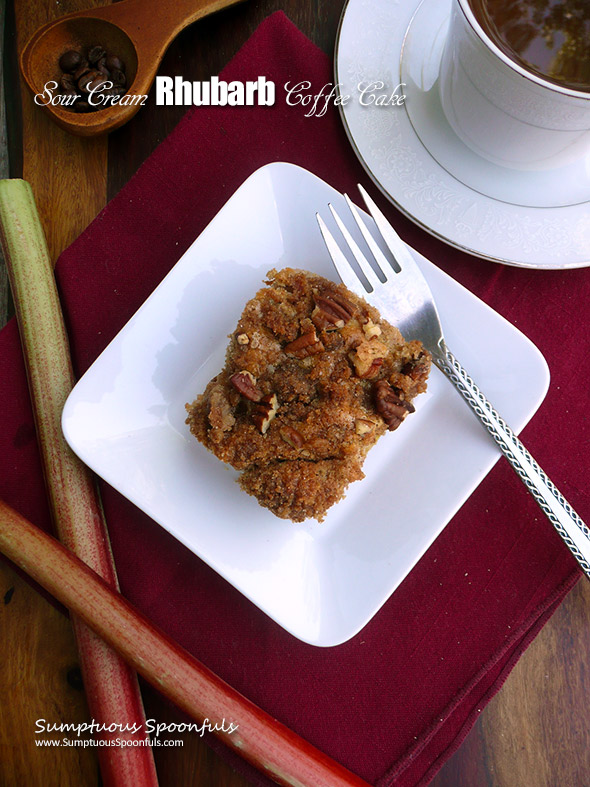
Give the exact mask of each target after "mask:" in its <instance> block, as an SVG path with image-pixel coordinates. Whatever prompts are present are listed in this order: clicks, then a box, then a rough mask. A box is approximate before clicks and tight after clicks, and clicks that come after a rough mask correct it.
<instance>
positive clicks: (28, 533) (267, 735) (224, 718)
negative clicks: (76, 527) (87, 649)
mask: <svg viewBox="0 0 590 787" xmlns="http://www.w3.org/2000/svg"><path fill="white" fill-rule="evenodd" d="M0 551H1V552H3V553H4V554H5V555H6V556H7V557H9V558H10V560H12V561H13V562H14V563H15V564H16V565H18V566H19V567H20V568H22V569H23V570H24V571H26V572H27V574H30V576H31V577H32V578H33V579H34V580H35V581H37V582H38V583H39V584H40V585H42V586H43V587H44V588H45V589H46V590H48V591H49V592H50V593H51V594H52V595H54V596H55V597H56V598H57V599H58V600H59V601H61V602H62V603H63V604H65V605H66V606H67V607H69V609H70V610H71V611H72V612H73V613H74V614H75V615H76V616H77V617H78V618H79V619H80V620H83V621H84V623H86V624H87V625H88V626H90V627H91V628H92V629H93V630H94V631H95V632H96V634H98V635H99V636H100V637H101V638H102V639H104V640H105V641H106V642H108V643H109V645H111V647H113V648H115V649H116V650H117V651H118V652H119V653H120V654H121V656H122V657H123V658H124V659H125V660H126V661H128V662H129V664H130V665H132V666H133V667H134V668H135V669H136V670H137V671H138V672H139V673H140V674H141V675H143V677H144V678H145V679H146V680H147V681H149V683H151V684H152V685H153V686H155V687H156V688H157V689H158V690H159V691H161V692H162V693H163V694H164V695H165V696H167V697H168V698H169V699H171V700H172V702H174V703H175V704H176V705H177V706H178V707H179V708H181V709H182V710H183V711H185V712H186V713H187V714H188V715H189V716H191V717H192V718H193V719H195V720H196V721H197V722H199V723H200V724H203V722H204V720H205V719H208V720H209V721H210V723H211V725H212V726H214V725H218V726H219V727H221V726H223V727H224V728H225V729H224V730H219V729H218V730H217V731H214V734H215V735H217V736H218V737H219V738H220V739H221V740H222V741H223V742H224V743H225V744H226V745H227V746H230V747H231V748H233V749H234V750H235V751H237V752H238V754H240V755H241V756H242V757H244V758H245V759H246V760H248V761H249V762H250V763H252V765H254V766H255V767H257V768H259V769H260V770H261V771H262V772H263V773H265V774H266V775H267V776H268V777H270V778H272V779H273V780H274V781H275V782H276V783H277V784H281V785H284V786H285V787H368V785H367V782H365V781H363V780H362V779H360V778H359V777H358V776H355V775H354V774H353V773H351V772H350V771H348V770H347V769H346V768H344V767H343V766H342V765H340V764H339V763H337V762H335V761H334V760H332V759H331V758H330V757H328V756H327V755H326V754H324V753H323V752H321V751H319V750H318V749H316V748H315V747H314V746H312V745H311V744H310V743H308V742H307V741H305V740H304V739H303V738H301V737H299V736H298V735H296V733H294V732H293V731H292V730H290V729H289V728H288V727H285V725H283V724H281V723H280V722H278V721H277V720H276V719H273V718H272V717H271V716H269V715H268V714H267V713H266V712H265V711H263V710H261V709H260V708H258V707H257V706H256V705H254V703H252V702H250V700H248V699H246V698H245V697H244V696H243V695H241V694H240V693H239V692H237V691H236V690H235V689H233V688H232V687H231V686H229V685H228V684H227V683H225V681H223V680H221V678H219V677H218V676H217V675H215V674H214V673H213V672H211V670H209V669H208V668H207V667H205V666H204V665H203V664H202V663H201V662H199V661H198V660H197V659H195V658H194V657H193V656H191V655H190V653H188V652H187V651H185V650H184V649H183V648H181V647H180V645H178V644H177V643H176V642H174V641H173V640H172V639H171V638H170V637H168V636H167V635H166V634H165V633H164V632H162V631H161V630H160V629H158V628H156V626H154V624H153V623H151V622H150V621H149V620H148V619H147V618H146V617H145V616H144V615H142V614H141V613H140V612H139V611H138V610H136V609H135V608H134V607H133V606H132V605H131V604H130V603H129V602H128V601H126V600H125V599H124V598H123V596H121V594H120V593H117V592H115V591H114V590H113V589H112V588H111V587H109V586H108V585H107V584H106V582H104V580H102V579H101V578H100V577H99V576H97V574H95V573H94V572H93V571H92V570H91V569H90V568H88V566H87V565H85V564H84V563H82V561H80V560H79V559H78V558H77V557H76V556H75V555H74V554H72V552H70V551H68V550H67V549H65V547H63V546H62V545H61V544H59V543H58V542H57V541H56V540H55V539H54V538H52V537H51V536H49V535H47V534H46V533H44V532H43V531H42V530H40V529H39V528H38V527H35V526H34V525H32V524H31V523H30V522H28V521H27V520H26V519H25V518H24V517H22V516H21V515H20V514H18V513H17V512H16V511H14V510H12V509H11V508H10V507H9V506H7V505H6V503H3V502H2V501H0ZM224 722H225V724H224ZM230 724H233V725H234V726H235V725H237V729H235V730H234V731H233V732H229V729H231V727H230Z"/></svg>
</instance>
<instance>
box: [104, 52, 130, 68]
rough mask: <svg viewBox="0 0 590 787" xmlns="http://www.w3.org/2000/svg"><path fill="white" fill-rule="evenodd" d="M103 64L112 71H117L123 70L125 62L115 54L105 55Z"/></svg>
mask: <svg viewBox="0 0 590 787" xmlns="http://www.w3.org/2000/svg"><path fill="white" fill-rule="evenodd" d="M105 65H106V67H107V68H108V69H109V71H114V70H115V69H117V71H123V72H125V63H124V62H123V61H122V60H121V59H120V58H118V57H117V56H116V55H107V59H106V63H105Z"/></svg>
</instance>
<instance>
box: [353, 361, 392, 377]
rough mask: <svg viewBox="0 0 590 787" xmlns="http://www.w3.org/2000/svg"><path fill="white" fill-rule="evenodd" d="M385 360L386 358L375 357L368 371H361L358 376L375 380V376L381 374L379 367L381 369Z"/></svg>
mask: <svg viewBox="0 0 590 787" xmlns="http://www.w3.org/2000/svg"><path fill="white" fill-rule="evenodd" d="M384 360H385V359H384V358H375V360H374V361H372V363H371V365H370V366H369V368H368V369H367V371H366V372H363V373H362V374H360V373H359V374H357V377H360V378H361V380H374V379H375V377H377V375H378V374H379V369H381V366H382V365H383V361H384Z"/></svg>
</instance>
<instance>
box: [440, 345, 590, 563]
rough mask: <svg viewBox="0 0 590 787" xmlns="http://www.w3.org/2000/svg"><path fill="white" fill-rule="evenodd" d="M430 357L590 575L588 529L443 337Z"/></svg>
mask: <svg viewBox="0 0 590 787" xmlns="http://www.w3.org/2000/svg"><path fill="white" fill-rule="evenodd" d="M433 361H434V363H435V364H436V365H437V366H438V368H439V369H440V370H441V371H442V372H443V374H445V376H446V377H448V379H449V380H450V381H451V382H452V383H453V385H454V386H455V388H456V389H457V390H458V391H459V393H460V394H461V395H462V396H463V398H464V399H465V401H466V402H467V404H468V405H469V406H470V407H471V409H472V410H473V412H474V413H475V415H476V416H477V417H478V418H479V420H480V421H481V423H482V424H483V426H485V428H486V429H487V431H488V432H489V433H490V435H491V436H492V437H493V438H494V440H495V442H496V444H497V445H498V447H499V449H500V451H501V452H502V453H503V454H504V456H505V457H506V459H507V460H508V462H509V463H510V464H511V465H512V467H513V468H514V470H515V471H516V473H517V474H518V476H519V477H520V479H521V481H522V482H523V483H524V484H525V486H526V488H527V489H528V490H529V492H530V493H531V494H532V496H533V497H534V498H535V500H536V501H537V503H538V504H539V506H540V507H541V509H542V510H543V511H544V513H545V514H546V515H547V517H548V519H549V520H550V522H551V523H552V524H553V526H554V527H555V529H556V530H557V532H558V533H559V535H560V536H561V537H562V539H563V540H564V541H565V543H566V544H567V546H568V547H569V549H570V551H571V553H572V554H573V556H574V557H575V558H576V560H577V561H578V563H579V565H580V567H581V568H582V571H583V572H584V573H585V574H586V576H587V577H588V578H589V579H590V529H589V528H588V527H587V526H586V525H585V524H584V522H583V521H582V520H581V519H580V517H579V516H578V514H577V513H576V512H575V511H574V509H573V508H572V507H571V505H570V504H569V503H568V502H567V500H566V499H565V498H564V496H563V495H562V494H561V492H560V491H559V490H558V489H557V487H556V486H555V484H554V483H553V482H552V481H551V480H550V478H548V476H547V474H546V473H545V472H544V470H542V469H541V467H539V465H538V464H537V462H536V461H535V459H533V457H532V456H531V455H530V453H529V452H528V451H527V449H526V448H525V447H524V445H523V444H522V443H521V442H520V440H519V439H518V437H516V435H515V434H514V432H513V431H512V429H510V427H509V426H508V425H507V424H506V422H505V421H504V420H503V419H502V418H501V417H500V416H499V415H498V413H497V412H496V411H495V410H494V408H493V407H492V405H491V404H490V402H489V401H488V400H487V399H486V397H485V396H484V394H483V393H482V392H481V391H480V390H479V388H478V387H477V385H476V384H475V383H474V382H473V380H472V379H471V377H470V376H469V375H468V374H467V372H466V371H465V369H464V368H463V367H462V366H461V364H460V363H459V361H458V360H457V359H456V358H455V356H454V355H453V354H452V353H451V351H450V350H449V348H448V347H447V346H446V344H445V342H444V340H441V341H440V342H439V345H438V350H435V351H434V352H433Z"/></svg>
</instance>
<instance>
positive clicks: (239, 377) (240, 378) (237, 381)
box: [229, 369, 262, 402]
mask: <svg viewBox="0 0 590 787" xmlns="http://www.w3.org/2000/svg"><path fill="white" fill-rule="evenodd" d="M229 381H230V383H231V384H232V385H233V387H234V388H235V389H236V390H237V391H239V392H240V393H241V394H242V396H243V397H244V398H245V399H249V400H250V401H251V402H259V401H260V400H261V399H262V391H261V390H260V388H258V386H257V385H256V378H255V377H254V375H253V374H252V373H251V372H249V371H247V370H246V369H242V371H241V372H236V373H235V374H232V376H231V377H230V378H229Z"/></svg>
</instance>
